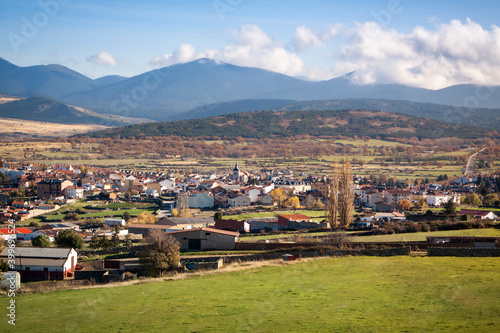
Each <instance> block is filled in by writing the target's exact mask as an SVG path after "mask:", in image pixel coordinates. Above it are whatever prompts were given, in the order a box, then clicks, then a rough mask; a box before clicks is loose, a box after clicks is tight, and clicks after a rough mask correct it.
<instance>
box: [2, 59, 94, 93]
mask: <svg viewBox="0 0 500 333" xmlns="http://www.w3.org/2000/svg"><path fill="white" fill-rule="evenodd" d="M98 86H99V84H98V83H96V82H95V81H94V80H92V79H91V78H88V77H86V76H84V75H82V74H80V73H78V72H75V71H73V70H71V69H69V68H66V67H64V66H61V65H43V66H30V67H19V66H16V65H14V64H12V63H10V62H8V61H7V60H5V59H2V58H0V90H1V91H3V93H4V94H10V95H15V96H21V97H33V96H46V97H51V98H59V97H62V96H64V95H67V94H71V93H73V92H75V91H82V90H88V89H92V88H95V87H98Z"/></svg>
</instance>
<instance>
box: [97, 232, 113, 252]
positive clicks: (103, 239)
mask: <svg viewBox="0 0 500 333" xmlns="http://www.w3.org/2000/svg"><path fill="white" fill-rule="evenodd" d="M99 247H101V248H103V249H107V248H109V247H111V242H110V241H109V239H108V237H106V235H104V236H102V237H101V238H100V239H99Z"/></svg>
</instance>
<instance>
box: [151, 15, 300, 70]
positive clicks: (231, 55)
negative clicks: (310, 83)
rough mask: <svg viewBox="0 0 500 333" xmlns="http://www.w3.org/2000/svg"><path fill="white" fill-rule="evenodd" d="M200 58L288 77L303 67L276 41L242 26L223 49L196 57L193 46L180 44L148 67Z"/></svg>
mask: <svg viewBox="0 0 500 333" xmlns="http://www.w3.org/2000/svg"><path fill="white" fill-rule="evenodd" d="M199 58H210V59H213V60H215V61H218V62H225V63H230V64H234V65H238V66H249V67H258V68H263V69H267V70H270V71H274V72H278V73H283V74H287V75H299V74H301V73H302V70H303V67H304V62H303V61H302V59H300V57H298V56H297V55H296V54H294V53H292V52H289V51H287V50H286V49H285V48H284V47H283V45H282V44H281V43H280V42H279V41H276V40H273V39H272V38H271V37H269V36H268V35H267V34H266V33H265V32H263V31H262V30H261V29H260V28H259V27H258V26H256V25H243V26H242V27H241V29H240V30H238V31H236V32H235V34H234V38H233V41H232V42H231V43H230V44H229V45H227V46H225V47H224V48H222V49H219V50H205V51H202V52H200V53H198V54H195V48H194V46H192V45H188V44H183V45H181V46H180V47H179V48H178V49H177V50H176V51H174V52H173V53H172V54H166V55H163V56H160V57H156V58H154V59H153V60H151V61H150V65H152V66H154V67H164V66H169V65H173V64H177V63H183V62H188V61H192V60H195V59H199Z"/></svg>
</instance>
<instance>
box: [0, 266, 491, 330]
mask: <svg viewBox="0 0 500 333" xmlns="http://www.w3.org/2000/svg"><path fill="white" fill-rule="evenodd" d="M277 265H279V266H268V267H260V268H254V269H249V270H242V271H233V272H229V273H220V274H214V275H205V276H193V277H190V278H186V279H183V280H173V281H171V280H166V281H163V282H154V283H150V284H136V285H132V286H124V287H115V288H99V289H87V290H74V291H58V292H52V293H46V294H40V293H38V294H29V295H20V296H17V297H16V327H15V329H16V330H17V331H20V332H437V331H441V332H443V331H445V332H454V331H456V332H493V331H495V330H496V329H495V327H497V328H498V325H500V316H499V313H500V287H499V285H498V280H497V277H498V276H500V259H499V258H454V257H390V258H381V257H345V258H328V259H319V260H314V261H307V262H297V263H295V264H292V265H285V266H284V264H283V263H281V264H277ZM7 302H8V299H7V298H2V299H1V301H0V303H1V305H0V307H1V308H2V309H4V311H6V310H5V308H6V304H7ZM7 326H8V325H7V319H6V318H5V316H4V319H2V321H1V322H0V330H1V331H4V332H5V331H7V330H6V329H7ZM13 328H14V327H11V329H13ZM12 331H14V330H12Z"/></svg>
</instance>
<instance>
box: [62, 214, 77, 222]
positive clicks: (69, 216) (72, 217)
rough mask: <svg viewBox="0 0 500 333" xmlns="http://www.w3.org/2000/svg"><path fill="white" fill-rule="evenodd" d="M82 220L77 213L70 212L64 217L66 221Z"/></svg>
mask: <svg viewBox="0 0 500 333" xmlns="http://www.w3.org/2000/svg"><path fill="white" fill-rule="evenodd" d="M79 219H80V215H78V213H76V212H69V213H68V214H66V215H65V216H64V217H63V220H65V221H78V220H79Z"/></svg>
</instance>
